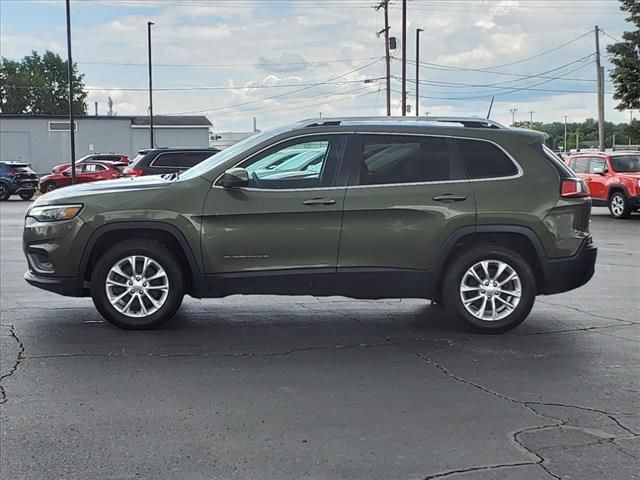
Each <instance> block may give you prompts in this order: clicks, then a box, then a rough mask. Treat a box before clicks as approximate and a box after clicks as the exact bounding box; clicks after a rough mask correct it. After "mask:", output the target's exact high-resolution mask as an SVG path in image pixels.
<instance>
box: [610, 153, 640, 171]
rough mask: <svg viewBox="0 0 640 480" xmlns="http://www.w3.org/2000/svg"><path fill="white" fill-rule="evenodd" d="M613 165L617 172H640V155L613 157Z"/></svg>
mask: <svg viewBox="0 0 640 480" xmlns="http://www.w3.org/2000/svg"><path fill="white" fill-rule="evenodd" d="M611 166H612V167H613V169H614V170H615V171H616V172H640V155H620V156H617V155H616V156H614V157H611Z"/></svg>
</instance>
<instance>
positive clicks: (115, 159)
mask: <svg viewBox="0 0 640 480" xmlns="http://www.w3.org/2000/svg"><path fill="white" fill-rule="evenodd" d="M84 162H111V163H124V164H126V165H129V163H131V161H130V160H129V155H121V154H119V153H92V154H90V155H85V156H84V157H82V158H79V159H78V160H76V167H78V165H80V164H82V163H84ZM70 166H71V164H70V163H62V164H60V165H56V166H55V167H53V168H52V169H51V173H61V172H62V171H63V170H66V169H67V168H69V167H70Z"/></svg>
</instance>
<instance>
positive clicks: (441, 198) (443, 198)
mask: <svg viewBox="0 0 640 480" xmlns="http://www.w3.org/2000/svg"><path fill="white" fill-rule="evenodd" d="M466 199H467V196H466V195H456V194H455V193H445V194H442V195H436V196H435V197H433V200H435V201H436V202H464V201H465V200H466Z"/></svg>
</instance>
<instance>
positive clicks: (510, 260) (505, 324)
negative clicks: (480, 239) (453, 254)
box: [442, 245, 537, 333]
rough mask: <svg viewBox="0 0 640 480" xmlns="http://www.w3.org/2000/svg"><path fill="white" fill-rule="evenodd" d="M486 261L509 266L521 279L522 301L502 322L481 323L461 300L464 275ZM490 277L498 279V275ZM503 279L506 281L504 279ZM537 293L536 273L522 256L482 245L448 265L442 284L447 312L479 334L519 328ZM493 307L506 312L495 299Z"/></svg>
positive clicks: (497, 246) (496, 246)
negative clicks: (453, 314) (452, 313)
mask: <svg viewBox="0 0 640 480" xmlns="http://www.w3.org/2000/svg"><path fill="white" fill-rule="evenodd" d="M485 260H490V261H499V262H502V263H505V264H507V265H508V266H509V267H511V269H513V271H515V273H516V274H517V276H518V277H519V279H520V292H521V296H520V300H519V302H518V303H517V306H516V307H515V308H514V309H513V310H512V311H511V313H508V314H507V316H506V317H504V318H502V319H497V320H488V319H487V320H482V319H480V318H477V317H476V316H474V315H473V314H471V313H470V312H469V311H468V310H467V308H466V307H465V305H464V303H463V300H462V296H463V294H462V293H461V290H462V281H463V277H464V275H465V273H466V272H467V271H468V270H469V269H470V268H471V267H472V266H474V265H476V264H477V263H478V262H482V261H485ZM490 273H493V274H494V275H495V273H496V272H495V271H494V272H490ZM500 278H501V279H504V277H500ZM479 285H480V284H479ZM498 288H502V287H498ZM478 293H480V292H478ZM482 293H484V291H482ZM536 293H537V285H536V280H535V276H534V274H533V271H532V269H531V267H530V266H529V263H528V262H527V261H526V260H525V259H524V258H523V257H522V256H521V255H520V254H518V253H517V252H515V251H513V250H511V249H508V248H505V247H501V246H499V245H483V246H479V247H475V248H473V249H470V250H468V251H466V252H464V253H462V254H461V255H459V256H458V257H457V258H456V259H455V260H454V261H453V262H452V263H451V264H450V265H449V267H448V270H447V272H446V273H445V278H444V282H443V290H442V297H443V300H444V304H445V306H446V308H447V309H448V310H449V311H452V312H454V313H455V314H456V315H457V317H458V318H460V319H461V320H462V321H463V322H464V323H465V325H466V326H467V327H469V328H470V329H471V330H473V331H476V332H479V333H504V332H507V331H509V330H511V329H513V328H515V327H517V326H518V325H520V324H521V323H522V322H523V321H524V320H525V319H526V318H527V316H528V315H529V312H531V308H532V307H533V303H534V301H535V297H536ZM494 295H495V294H494ZM467 298H468V297H467ZM481 301H482V300H480V302H481ZM493 305H497V306H498V308H496V310H498V309H499V308H502V309H503V310H504V308H506V307H504V306H502V304H498V303H497V302H495V299H494V301H493ZM478 310H479V309H478Z"/></svg>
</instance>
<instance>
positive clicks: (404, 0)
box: [402, 0, 407, 117]
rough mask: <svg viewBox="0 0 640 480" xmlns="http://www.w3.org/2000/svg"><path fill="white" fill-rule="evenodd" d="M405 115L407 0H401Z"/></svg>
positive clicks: (404, 106) (405, 104)
mask: <svg viewBox="0 0 640 480" xmlns="http://www.w3.org/2000/svg"><path fill="white" fill-rule="evenodd" d="M406 115H407V0H402V116H403V117H405V116H406Z"/></svg>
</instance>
